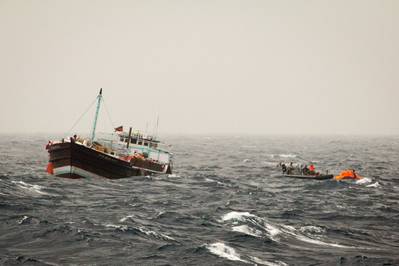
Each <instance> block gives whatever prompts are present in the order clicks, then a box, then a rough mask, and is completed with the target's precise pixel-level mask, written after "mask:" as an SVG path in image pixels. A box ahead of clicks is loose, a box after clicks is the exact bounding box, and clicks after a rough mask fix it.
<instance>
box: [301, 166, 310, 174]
mask: <svg viewBox="0 0 399 266" xmlns="http://www.w3.org/2000/svg"><path fill="white" fill-rule="evenodd" d="M302 174H303V175H308V174H309V169H308V166H307V165H306V164H305V166H304V167H303V168H302Z"/></svg>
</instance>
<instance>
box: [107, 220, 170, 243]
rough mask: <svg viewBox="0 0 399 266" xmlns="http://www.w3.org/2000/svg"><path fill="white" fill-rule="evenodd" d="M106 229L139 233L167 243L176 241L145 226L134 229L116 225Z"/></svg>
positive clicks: (108, 225)
mask: <svg viewBox="0 0 399 266" xmlns="http://www.w3.org/2000/svg"><path fill="white" fill-rule="evenodd" d="M105 227H108V228H114V229H116V230H118V231H121V232H138V233H142V234H144V235H146V236H149V237H152V238H156V239H160V240H167V241H176V240H175V239H174V238H173V237H171V236H168V235H166V234H163V233H159V232H155V231H152V230H149V229H147V228H145V227H143V226H139V227H132V226H128V225H116V224H106V225H105Z"/></svg>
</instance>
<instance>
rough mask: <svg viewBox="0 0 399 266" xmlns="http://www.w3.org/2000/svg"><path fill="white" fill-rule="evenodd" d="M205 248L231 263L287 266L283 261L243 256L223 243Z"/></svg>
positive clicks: (208, 245)
mask: <svg viewBox="0 0 399 266" xmlns="http://www.w3.org/2000/svg"><path fill="white" fill-rule="evenodd" d="M205 247H206V248H207V249H208V250H209V251H210V252H211V253H212V254H214V255H216V256H219V257H221V258H224V259H228V260H231V261H241V262H244V263H248V264H255V265H257V264H261V265H267V266H287V264H286V263H284V262H282V261H275V262H271V261H265V260H262V259H259V258H257V257H253V256H242V255H240V254H239V253H238V252H237V251H236V250H235V249H234V248H232V247H230V246H228V245H226V244H224V243H222V242H216V243H212V244H207V245H205ZM242 257H246V258H248V259H243V258H242Z"/></svg>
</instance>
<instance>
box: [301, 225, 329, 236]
mask: <svg viewBox="0 0 399 266" xmlns="http://www.w3.org/2000/svg"><path fill="white" fill-rule="evenodd" d="M299 231H301V232H302V233H317V234H321V233H324V232H325V231H326V230H325V229H324V228H321V227H318V226H314V225H308V226H302V227H301V228H299Z"/></svg>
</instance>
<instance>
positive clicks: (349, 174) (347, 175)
mask: <svg viewBox="0 0 399 266" xmlns="http://www.w3.org/2000/svg"><path fill="white" fill-rule="evenodd" d="M362 178H363V177H362V176H360V175H358V174H356V173H355V171H354V170H344V171H342V172H341V173H340V174H339V175H337V176H335V177H334V179H335V180H337V181H340V180H347V179H354V180H359V179H362Z"/></svg>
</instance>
